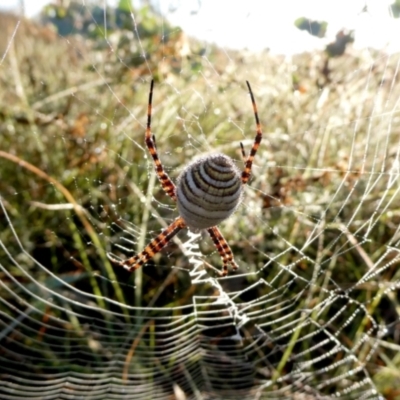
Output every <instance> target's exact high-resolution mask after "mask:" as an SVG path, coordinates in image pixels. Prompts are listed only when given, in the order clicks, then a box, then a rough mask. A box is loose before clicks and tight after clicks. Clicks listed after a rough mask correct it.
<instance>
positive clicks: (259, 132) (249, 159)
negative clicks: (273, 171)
mask: <svg viewBox="0 0 400 400" xmlns="http://www.w3.org/2000/svg"><path fill="white" fill-rule="evenodd" d="M246 84H247V87H248V89H249V93H250V98H251V104H252V105H253V111H254V118H255V120H256V137H255V139H254V144H253V147H252V148H251V150H250V154H249V156H248V157H247V160H246V162H245V167H244V170H243V172H242V183H243V185H245V184H246V183H247V181H248V180H249V178H250V175H251V166H252V164H253V159H254V156H255V155H256V153H257V150H258V147H259V146H260V143H261V139H262V130H261V124H260V119H259V118H258V111H257V105H256V101H255V100H254V96H253V92H252V90H251V86H250V83H249V82H248V81H246ZM242 154H243V153H242Z"/></svg>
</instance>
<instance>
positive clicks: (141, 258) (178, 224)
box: [107, 217, 186, 272]
mask: <svg viewBox="0 0 400 400" xmlns="http://www.w3.org/2000/svg"><path fill="white" fill-rule="evenodd" d="M185 227H186V224H185V221H184V220H183V219H182V218H181V217H178V218H176V219H175V220H174V222H172V224H171V225H169V226H168V227H167V228H165V229H164V230H163V231H162V232H161V233H160V234H159V235H158V236H157V237H156V238H154V239H153V240H152V241H151V242H150V243H149V244H148V245H147V246H146V247H145V248H144V249H143V251H142V252H141V253H139V254H137V255H136V256H133V257H131V258H128V259H127V260H124V261H119V260H117V259H115V258H114V257H113V256H111V255H110V254H107V257H108V259H109V260H110V261H111V262H113V263H115V264H118V265H120V266H122V267H124V268H125V269H127V270H128V271H129V272H133V271H135V270H136V269H138V268H140V267H141V266H142V265H143V264H145V263H146V262H147V261H149V260H150V259H151V258H153V257H154V256H155V255H156V254H157V253H158V252H160V251H161V250H162V249H163V248H164V247H165V246H166V245H167V243H168V242H169V241H170V240H171V239H172V238H173V237H174V236H175V235H176V234H177V233H178V232H179V231H180V230H181V229H183V228H185Z"/></svg>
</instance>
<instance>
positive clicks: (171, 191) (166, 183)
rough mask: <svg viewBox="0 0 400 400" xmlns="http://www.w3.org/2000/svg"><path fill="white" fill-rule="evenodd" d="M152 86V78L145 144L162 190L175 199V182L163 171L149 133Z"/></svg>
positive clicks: (153, 140)
mask: <svg viewBox="0 0 400 400" xmlns="http://www.w3.org/2000/svg"><path fill="white" fill-rule="evenodd" d="M153 87H154V80H152V81H151V84H150V93H149V103H148V106H147V127H146V135H145V141H146V146H147V148H148V149H149V152H150V155H151V157H152V158H153V161H154V167H155V169H156V172H157V176H158V179H159V181H160V183H161V186H162V188H163V189H164V192H165V193H166V194H167V195H168V196H169V197H171V198H172V200H175V201H176V195H175V184H174V182H172V180H171V178H170V177H169V176H168V174H167V173H166V172H165V171H164V167H163V166H162V164H161V161H160V158H159V157H158V153H157V147H156V143H155V137H154V135H152V133H151V110H152V104H153Z"/></svg>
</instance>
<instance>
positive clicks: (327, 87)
mask: <svg viewBox="0 0 400 400" xmlns="http://www.w3.org/2000/svg"><path fill="white" fill-rule="evenodd" d="M74 12H75V16H76V15H78V16H80V17H81V20H82V21H83V22H84V23H83V25H82V26H85V23H86V22H87V21H91V27H92V28H91V29H90V32H91V35H92V39H91V40H92V41H89V40H86V39H85V40H83V39H82V37H81V36H79V35H76V36H70V35H68V34H67V33H60V32H59V34H55V33H54V32H53V31H51V30H48V29H47V28H41V30H38V31H37V32H36V35H38V36H37V37H35V38H34V39H33V38H29V36H30V35H32V29H33V27H32V26H31V25H29V24H28V23H27V22H26V21H24V20H22V19H21V18H20V17H15V18H14V19H12V18H11V17H10V18H9V19H8V20H7V21H8V22H7V24H8V25H7V26H9V29H8V28H7V29H8V31H7V32H8V39H7V41H6V42H5V44H4V46H3V47H1V51H2V53H1V54H2V57H1V61H0V67H1V70H2V78H1V82H0V85H1V87H2V90H1V93H0V102H1V110H3V111H1V112H0V118H1V120H0V129H1V131H2V133H3V138H4V142H3V143H4V146H2V148H1V150H0V158H1V165H0V171H1V172H0V174H1V176H2V179H1V182H0V193H1V197H0V206H1V208H0V215H1V218H0V224H1V233H0V284H1V288H0V324H1V325H0V381H1V382H0V393H1V397H2V398H4V399H15V398H47V399H51V398H63V399H69V398H74V397H75V398H76V397H82V398H90V399H100V398H108V399H118V398H130V399H142V398H153V399H165V398H168V397H172V396H175V398H178V399H181V398H182V399H184V398H188V399H189V398H193V399H194V398H224V399H237V398H245V399H274V398H275V399H282V398H294V399H297V398H302V399H303V398H343V399H380V398H384V396H389V395H390V394H391V393H392V391H394V390H395V389H396V387H398V383H397V380H396V379H398V377H396V373H395V372H396V368H397V367H398V365H399V359H398V356H397V354H398V353H399V336H398V327H399V316H398V305H397V304H398V288H399V261H400V254H399V240H400V233H399V204H400V202H399V197H400V196H399V190H400V189H399V188H400V186H399V165H400V164H399V162H400V145H399V143H400V140H399V139H400V135H399V129H398V125H399V117H398V114H399V105H398V99H399V94H400V93H399V90H400V89H399V83H398V81H399V79H398V73H399V72H398V66H399V54H398V53H395V52H391V51H390V50H388V49H385V51H384V50H374V49H372V48H367V47H363V48H361V49H360V48H357V47H354V48H352V49H351V50H349V51H348V53H347V54H346V55H345V56H343V57H338V58H332V59H330V60H329V73H328V72H327V71H326V70H323V69H321V66H323V65H324V57H325V53H324V52H320V51H319V50H313V51H311V52H309V53H305V54H301V55H291V56H288V55H285V56H281V55H276V54H268V53H266V52H263V53H260V52H256V51H253V52H252V51H249V50H241V51H238V50H232V49H231V48H229V46H228V45H222V46H220V47H217V46H214V45H210V44H207V43H206V42H202V41H199V40H195V39H193V38H191V37H189V36H187V35H185V34H184V32H182V31H181V30H179V29H178V28H175V27H173V26H171V25H170V24H169V23H167V20H166V19H165V18H164V17H160V16H158V15H156V14H154V15H153V14H152V13H151V12H150V11H149V10H147V11H143V10H142V11H141V12H140V13H139V12H138V10H136V9H135V10H132V13H131V12H128V13H125V14H121V15H122V16H119V17H120V18H122V17H124V18H125V17H126V20H124V21H125V22H126V23H129V24H131V25H130V26H131V30H126V31H121V32H114V31H113V30H112V29H111V28H110V26H109V24H111V22H112V21H113V19H112V18H111V17H110V15H109V14H108V13H104V12H100V13H99V10H98V9H97V8H93V7H92V6H91V4H89V3H88V2H84V3H83V6H82V5H81V7H80V8H77V9H75V11H74ZM96 12H97V13H99V14H96ZM146 12H147V14H146ZM171 12H172V11H171ZM371 15H373V14H371ZM101 16H103V19H101ZM198 17H199V18H200V15H199V16H198ZM193 18H195V16H194V17H193ZM199 20H200V21H201V19H199ZM243 21H244V19H243ZM87 23H88V26H89V25H90V23H89V22H87ZM371 24H373V22H372V21H371ZM104 27H106V28H110V29H106V30H104ZM206 29H207V26H206V25H204V30H206ZM93 35H94V38H93ZM241 37H242V38H243V39H245V41H246V42H247V43H249V44H250V43H251V42H252V36H251V35H250V33H248V32H246V31H245V30H242V31H241ZM27 60H28V61H27ZM29 60H30V61H29ZM154 76H156V77H158V79H159V80H158V82H157V83H156V87H155V91H154V98H153V122H152V126H153V131H154V133H155V136H156V141H157V142H156V143H157V150H158V152H159V156H160V158H161V160H162V162H163V165H164V166H165V168H166V170H167V172H168V173H169V174H170V175H171V177H172V179H173V180H174V181H175V182H176V178H177V177H178V176H179V174H180V172H181V171H182V169H183V168H184V166H185V165H187V164H188V163H189V162H190V161H191V160H193V159H194V158H195V157H201V156H204V155H206V154H209V152H210V151H217V152H222V153H225V154H227V155H229V156H230V157H232V158H234V159H235V161H236V163H237V165H238V167H239V168H240V169H242V168H243V160H242V158H241V150H240V142H242V143H243V145H244V147H245V149H246V151H247V152H248V151H249V149H250V148H251V145H252V143H253V140H254V134H255V126H254V116H253V113H252V108H251V103H250V100H249V97H248V92H247V90H246V86H245V81H246V80H248V81H249V82H250V83H251V85H252V88H253V91H254V95H255V98H256V101H257V105H258V110H259V114H260V119H261V122H262V125H263V131H264V138H263V142H262V144H261V146H260V148H259V150H258V153H257V157H256V158H255V161H254V166H253V174H252V178H251V180H250V182H249V185H248V187H246V188H245V194H244V200H243V204H242V205H241V206H240V207H239V209H238V210H237V211H236V213H235V214H234V215H233V216H232V217H231V218H229V219H228V220H227V221H225V222H224V223H222V224H221V225H220V229H221V232H222V233H223V234H224V236H225V238H226V239H227V241H228V243H229V244H230V246H231V247H232V250H233V253H234V255H235V260H236V262H237V263H238V265H239V267H240V268H239V270H238V271H236V272H235V273H233V272H230V273H229V275H228V276H227V277H225V278H220V277H219V275H218V271H219V270H220V267H221V260H220V258H219V255H218V253H217V252H216V250H215V248H213V244H212V242H211V241H210V240H209V239H207V237H206V236H205V235H201V234H193V233H191V232H182V233H181V234H180V235H179V236H178V237H177V238H176V239H174V241H173V242H172V243H171V244H170V245H169V246H168V247H167V248H166V249H165V250H164V251H163V252H161V254H158V255H157V256H156V257H155V258H154V260H152V261H151V262H149V263H148V264H147V265H146V266H145V267H143V268H141V269H140V270H138V271H137V273H135V274H132V275H130V274H128V273H126V272H125V271H124V270H123V269H122V268H120V269H119V268H116V267H115V266H112V265H111V264H110V263H109V262H108V260H107V257H106V253H107V252H108V251H110V250H111V251H112V252H114V253H117V254H119V255H126V256H127V257H128V256H131V255H132V254H134V253H136V252H138V251H140V250H141V249H142V248H143V247H144V246H145V245H146V243H147V242H148V241H150V240H151V239H152V238H153V237H154V236H155V235H156V234H157V233H158V232H159V231H160V229H162V228H164V227H166V226H167V225H168V224H169V223H170V222H171V221H172V220H173V218H175V217H176V215H177V214H176V213H177V211H176V208H175V205H174V203H173V202H172V201H171V200H170V199H169V198H168V196H166V195H165V194H164V193H163V191H162V189H161V187H160V186H159V184H158V181H157V179H156V176H155V173H154V171H153V164H152V161H151V158H150V157H149V155H148V153H147V150H146V148H145V143H144V131H145V123H146V112H147V109H146V107H147V95H148V88H149V82H150V79H151V78H153V77H154ZM396 366H397V367H396Z"/></svg>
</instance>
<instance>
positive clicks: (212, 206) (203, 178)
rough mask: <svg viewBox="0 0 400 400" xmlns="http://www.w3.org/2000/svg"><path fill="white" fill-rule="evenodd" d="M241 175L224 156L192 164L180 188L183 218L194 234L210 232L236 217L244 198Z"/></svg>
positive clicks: (179, 196) (185, 172) (179, 202)
mask: <svg viewBox="0 0 400 400" xmlns="http://www.w3.org/2000/svg"><path fill="white" fill-rule="evenodd" d="M242 188H243V185H242V180H241V172H240V171H239V169H238V168H237V167H236V165H235V163H234V162H233V160H232V159H231V158H229V157H227V156H225V155H224V154H214V155H210V156H208V157H206V158H202V159H199V160H196V161H194V162H192V163H190V164H189V165H188V166H187V167H186V168H185V169H184V170H183V171H182V173H181V175H180V176H179V178H178V182H177V187H176V197H177V205H178V210H179V214H180V216H181V217H182V218H183V219H184V220H185V222H186V224H187V226H188V227H189V228H190V229H191V230H192V231H199V230H202V229H208V228H211V227H213V226H216V225H218V224H219V223H220V222H222V221H223V220H225V219H226V218H228V217H229V216H230V215H231V214H233V213H234V212H235V210H236V208H237V207H238V205H239V204H240V201H241V198H242Z"/></svg>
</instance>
